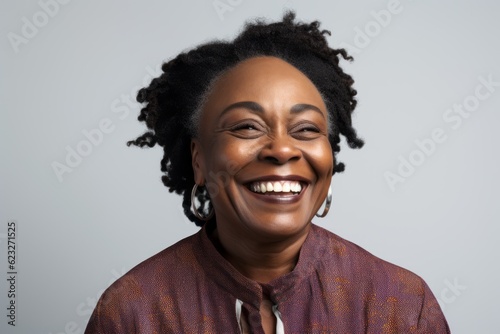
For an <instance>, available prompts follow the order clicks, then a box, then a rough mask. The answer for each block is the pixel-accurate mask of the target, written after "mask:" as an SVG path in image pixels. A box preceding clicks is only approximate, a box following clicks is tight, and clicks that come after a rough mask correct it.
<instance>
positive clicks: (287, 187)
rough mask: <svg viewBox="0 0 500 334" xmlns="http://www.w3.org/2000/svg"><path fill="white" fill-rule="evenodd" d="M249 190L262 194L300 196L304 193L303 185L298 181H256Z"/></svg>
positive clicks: (250, 185)
mask: <svg viewBox="0 0 500 334" xmlns="http://www.w3.org/2000/svg"><path fill="white" fill-rule="evenodd" d="M248 188H249V189H250V190H251V191H253V192H255V193H261V194H270V195H272V194H274V193H281V194H283V193H291V194H294V195H296V194H299V193H300V192H301V191H302V185H301V184H300V182H298V181H256V182H252V183H250V184H249V186H248Z"/></svg>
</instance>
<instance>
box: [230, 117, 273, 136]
mask: <svg viewBox="0 0 500 334" xmlns="http://www.w3.org/2000/svg"><path fill="white" fill-rule="evenodd" d="M229 131H230V132H231V133H232V134H233V135H234V136H236V137H239V138H242V139H253V138H257V137H260V136H261V135H262V134H263V131H264V130H263V127H262V126H261V125H260V124H258V123H257V122H254V121H244V122H241V123H238V124H235V125H233V126H231V127H230V129H229Z"/></svg>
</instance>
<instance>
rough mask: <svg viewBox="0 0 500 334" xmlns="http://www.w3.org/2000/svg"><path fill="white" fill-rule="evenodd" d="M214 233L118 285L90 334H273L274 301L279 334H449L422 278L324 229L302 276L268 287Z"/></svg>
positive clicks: (313, 234)
mask: <svg viewBox="0 0 500 334" xmlns="http://www.w3.org/2000/svg"><path fill="white" fill-rule="evenodd" d="M213 228H214V226H213V224H205V226H204V227H203V228H201V230H200V231H199V232H198V233H196V234H194V235H192V236H190V237H187V238H185V239H183V240H181V241H179V242H178V243H176V244H174V245H172V246H170V247H168V248H166V249H165V250H163V251H161V252H160V253H158V254H156V255H154V256H152V257H151V258H149V259H147V260H146V261H144V262H142V263H140V264H139V265H137V266H136V267H134V268H133V269H131V270H130V271H129V272H128V273H126V274H125V275H124V276H122V277H121V278H119V279H118V280H117V281H116V282H114V283H113V284H112V285H111V286H110V287H109V288H108V289H107V290H106V291H105V292H104V293H103V295H102V296H101V298H100V299H99V302H98V304H97V306H96V308H95V309H94V312H93V314H92V316H91V318H90V320H89V323H88V325H87V328H86V330H85V333H86V334H90V333H102V334H112V333H127V334H130V333H186V334H188V333H217V334H221V333H243V332H244V333H247V332H248V333H264V331H263V329H262V325H261V316H260V313H259V310H260V304H261V302H263V301H264V302H265V301H268V300H270V301H271V303H272V304H273V306H272V311H273V312H274V314H275V316H276V319H277V321H276V323H277V327H276V333H287V334H288V333H339V334H346V333H353V334H354V333H374V334H375V333H376V334H379V333H387V334H389V333H391V334H393V333H394V334H396V333H397V334H399V333H432V334H441V333H450V329H449V327H448V324H447V322H446V320H445V318H444V316H443V313H442V312H441V309H440V307H439V304H438V303H437V301H436V299H435V297H434V295H433V294H432V292H431V291H430V290H429V287H428V286H427V284H426V283H425V282H424V281H423V280H422V279H421V278H420V277H419V276H417V275H415V274H413V273H412V272H410V271H408V270H406V269H403V268H400V267H398V266H396V265H393V264H390V263H388V262H386V261H384V260H381V259H379V258H377V257H375V256H373V255H372V254H370V253H368V252H367V251H366V250H364V249H362V248H361V247H359V246H357V245H355V244H353V243H351V242H349V241H347V240H344V239H342V238H340V237H339V236H337V235H335V234H333V233H331V232H329V231H327V230H325V229H323V228H321V227H319V226H316V225H314V224H312V226H311V229H310V232H309V234H308V236H307V238H306V240H305V242H304V244H303V245H302V248H301V251H300V254H299V258H298V261H297V264H296V266H295V268H294V269H293V271H291V272H290V273H288V274H286V275H284V276H281V277H279V278H277V279H275V280H273V281H271V282H270V283H268V284H260V283H258V282H255V281H253V280H250V279H248V278H247V277H245V276H243V275H242V274H241V273H240V272H238V271H237V270H236V269H235V268H234V267H233V266H232V265H231V264H230V263H229V262H228V261H226V260H225V259H224V257H222V256H221V255H220V253H219V252H218V251H217V249H216V248H215V246H214V245H213V243H212V242H211V240H210V238H209V235H210V233H211V231H212V230H213ZM264 296H268V297H267V298H265V297H264Z"/></svg>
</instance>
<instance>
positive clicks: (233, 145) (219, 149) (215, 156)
mask: <svg viewBox="0 0 500 334" xmlns="http://www.w3.org/2000/svg"><path fill="white" fill-rule="evenodd" d="M207 150H208V155H207V157H209V159H208V161H207V170H206V174H207V176H208V179H209V180H210V181H211V182H215V183H217V184H221V183H222V184H224V185H227V184H228V183H229V181H230V179H231V178H232V177H233V176H234V175H235V174H236V173H238V171H240V170H241V169H242V168H243V167H244V166H245V165H246V164H248V163H249V162H250V161H252V159H254V157H255V154H256V152H257V150H258V149H257V145H251V144H250V143H248V142H245V141H241V140H238V141H237V142H236V140H231V138H227V139H224V140H222V139H221V140H215V141H213V142H212V143H211V145H210V147H209V148H207Z"/></svg>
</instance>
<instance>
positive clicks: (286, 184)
mask: <svg viewBox="0 0 500 334" xmlns="http://www.w3.org/2000/svg"><path fill="white" fill-rule="evenodd" d="M290 190H291V186H290V182H283V192H284V193H289V192H290Z"/></svg>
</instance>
